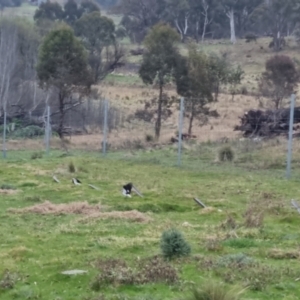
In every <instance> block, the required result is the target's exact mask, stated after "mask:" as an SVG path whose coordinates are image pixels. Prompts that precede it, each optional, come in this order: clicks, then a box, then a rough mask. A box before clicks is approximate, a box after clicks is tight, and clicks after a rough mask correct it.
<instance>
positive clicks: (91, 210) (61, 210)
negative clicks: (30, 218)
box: [8, 201, 151, 223]
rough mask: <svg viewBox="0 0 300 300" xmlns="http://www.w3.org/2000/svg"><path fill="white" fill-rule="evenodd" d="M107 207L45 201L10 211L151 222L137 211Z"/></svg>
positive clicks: (86, 203) (10, 210) (87, 218)
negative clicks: (114, 209)
mask: <svg viewBox="0 0 300 300" xmlns="http://www.w3.org/2000/svg"><path fill="white" fill-rule="evenodd" d="M104 210H106V207H105V206H102V205H100V204H96V205H90V204H89V203H88V202H71V203H61V204H54V203H52V202H50V201H45V202H43V203H41V204H35V205H33V206H29V207H25V208H21V209H9V210H8V211H9V212H11V213H17V214H24V213H34V214H40V215H49V214H52V215H66V214H77V215H84V216H85V218H84V219H81V221H86V220H89V219H91V218H92V219H94V218H103V219H128V220H132V221H136V222H140V223H146V222H149V221H150V220H151V218H150V217H148V216H147V215H145V214H143V213H141V212H139V211H137V210H132V211H122V212H121V211H111V212H107V211H104Z"/></svg>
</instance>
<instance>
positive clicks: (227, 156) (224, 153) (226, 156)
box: [219, 146, 234, 161]
mask: <svg viewBox="0 0 300 300" xmlns="http://www.w3.org/2000/svg"><path fill="white" fill-rule="evenodd" d="M233 159H234V151H233V149H232V148H231V147H230V146H223V147H222V148H221V149H220V150H219V161H233Z"/></svg>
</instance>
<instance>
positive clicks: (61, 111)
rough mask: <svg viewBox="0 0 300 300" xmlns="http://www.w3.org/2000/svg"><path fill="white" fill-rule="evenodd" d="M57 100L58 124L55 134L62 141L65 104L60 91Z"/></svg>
mask: <svg viewBox="0 0 300 300" xmlns="http://www.w3.org/2000/svg"><path fill="white" fill-rule="evenodd" d="M58 98H59V99H58V100H59V124H58V129H57V133H58V136H59V138H60V139H63V137H64V121H65V104H64V100H65V99H64V98H65V97H64V95H63V93H62V91H60V92H59V94H58Z"/></svg>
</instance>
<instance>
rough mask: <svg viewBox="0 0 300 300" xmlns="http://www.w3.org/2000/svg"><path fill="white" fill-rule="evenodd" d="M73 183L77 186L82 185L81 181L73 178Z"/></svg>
mask: <svg viewBox="0 0 300 300" xmlns="http://www.w3.org/2000/svg"><path fill="white" fill-rule="evenodd" d="M72 182H73V184H75V185H81V181H80V180H79V179H77V178H72Z"/></svg>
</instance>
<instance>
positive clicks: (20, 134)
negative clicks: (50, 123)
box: [10, 125, 44, 138]
mask: <svg viewBox="0 0 300 300" xmlns="http://www.w3.org/2000/svg"><path fill="white" fill-rule="evenodd" d="M43 135H44V130H43V128H41V127H39V126H35V125H30V126H27V127H24V128H19V129H17V130H15V131H14V132H12V133H11V135H10V136H11V137H13V138H33V137H39V136H43Z"/></svg>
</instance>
